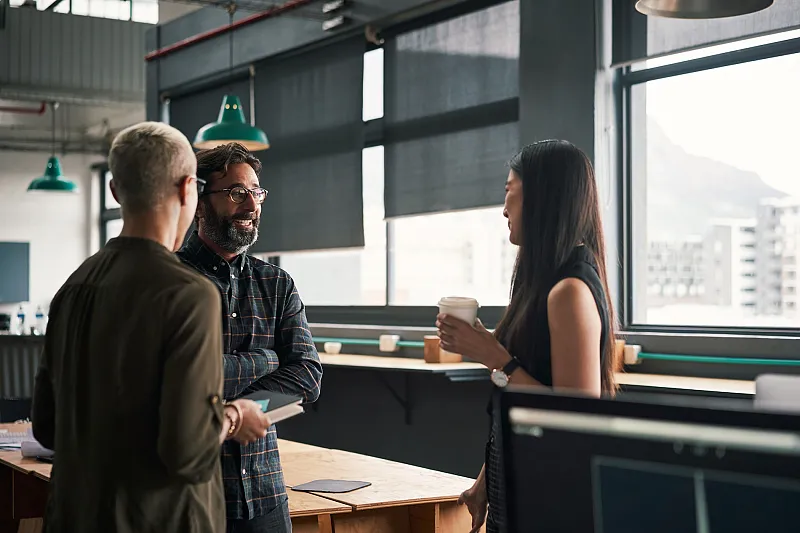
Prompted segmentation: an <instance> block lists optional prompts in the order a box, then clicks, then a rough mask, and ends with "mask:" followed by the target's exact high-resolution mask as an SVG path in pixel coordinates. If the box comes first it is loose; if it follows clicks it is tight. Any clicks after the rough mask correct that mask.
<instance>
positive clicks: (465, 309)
mask: <svg viewBox="0 0 800 533" xmlns="http://www.w3.org/2000/svg"><path fill="white" fill-rule="evenodd" d="M478 307H479V305H478V300H476V299H475V298H465V297H463V296H445V297H444V298H442V299H441V300H439V313H444V314H447V315H450V316H454V317H456V318H460V319H461V320H463V321H464V322H466V323H467V324H469V325H471V326H472V325H474V324H475V320H476V319H477V318H478Z"/></svg>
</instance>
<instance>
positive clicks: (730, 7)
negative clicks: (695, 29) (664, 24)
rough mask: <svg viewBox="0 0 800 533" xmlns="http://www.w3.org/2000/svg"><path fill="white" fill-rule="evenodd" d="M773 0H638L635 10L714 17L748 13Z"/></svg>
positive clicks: (660, 14) (668, 16) (764, 6)
mask: <svg viewBox="0 0 800 533" xmlns="http://www.w3.org/2000/svg"><path fill="white" fill-rule="evenodd" d="M772 2H773V0H638V1H637V2H636V10H637V11H639V12H640V13H644V14H645V15H649V16H653V17H667V18H676V19H715V18H722V17H735V16H738V15H748V14H750V13H755V12H756V11H761V10H762V9H766V8H768V7H769V6H771V5H772Z"/></svg>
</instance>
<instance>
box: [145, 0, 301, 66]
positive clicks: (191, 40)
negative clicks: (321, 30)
mask: <svg viewBox="0 0 800 533" xmlns="http://www.w3.org/2000/svg"><path fill="white" fill-rule="evenodd" d="M313 1H314V0H289V1H288V2H286V3H284V4H281V5H279V6H275V7H271V8H269V9H267V10H266V11H262V12H261V13H256V14H254V15H250V16H249V17H245V18H243V19H241V20H237V21H236V22H234V23H233V24H226V25H225V26H220V27H219V28H214V29H213V30H208V31H205V32H203V33H198V34H197V35H193V36H192V37H187V38H186V39H183V40H182V41H178V42H177V43H174V44H171V45H169V46H165V47H164V48H160V49H159V50H153V51H152V52H150V53H149V54H147V55H146V56H144V60H145V61H153V60H154V59H160V58H162V57H164V56H167V55H169V54H171V53H173V52H177V51H178V50H182V49H184V48H187V47H189V46H192V45H195V44H197V43H200V42H203V41H207V40H208V39H211V38H213V37H217V36H218V35H222V34H224V33H227V32H229V31H233V30H235V29H237V28H241V27H244V26H247V25H249V24H253V23H254V22H259V21H261V20H265V19H268V18H272V17H276V16H278V15H281V14H283V13H286V12H287V11H291V10H293V9H297V8H298V7H302V6H304V5H306V4H310V3H311V2H313Z"/></svg>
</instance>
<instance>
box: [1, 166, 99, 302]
mask: <svg viewBox="0 0 800 533" xmlns="http://www.w3.org/2000/svg"><path fill="white" fill-rule="evenodd" d="M47 158H48V154H47V153H34V152H8V151H0V241H2V242H29V243H30V302H27V303H25V311H26V315H28V316H30V317H32V316H33V313H34V312H35V310H36V306H37V305H42V306H43V308H44V309H45V311H47V309H48V306H49V304H50V300H51V299H52V297H53V295H54V294H55V293H56V291H57V290H58V289H59V287H61V285H62V284H63V283H64V281H66V279H67V277H69V275H70V274H71V273H72V272H73V271H74V270H75V269H76V268H77V267H78V266H79V265H80V264H81V263H82V262H83V261H84V260H85V259H86V258H87V257H88V256H89V255H90V254H91V253H93V252H94V251H95V250H96V249H97V247H98V244H97V241H98V231H99V230H98V223H97V220H98V217H99V205H98V204H99V200H98V194H99V193H98V192H97V191H98V189H97V185H96V184H94V183H93V181H95V182H96V181H97V180H92V179H91V178H92V172H91V170H90V166H91V164H92V163H94V162H97V161H98V160H99V159H100V158H99V157H97V156H94V155H68V156H65V157H61V158H60V159H61V168H62V170H63V172H64V175H65V176H67V177H68V178H70V179H71V180H72V181H74V182H76V183H77V184H78V186H79V188H80V189H79V192H78V193H77V194H68V193H61V194H59V193H45V192H35V193H29V192H27V188H28V184H29V183H30V182H31V180H33V179H34V178H36V177H38V176H41V175H42V173H43V172H44V169H45V165H46V164H47ZM0 275H3V273H2V272H0ZM18 307H19V305H18V304H17V305H15V304H0V313H9V312H11V313H12V314H16V313H15V311H16V309H17V308H18Z"/></svg>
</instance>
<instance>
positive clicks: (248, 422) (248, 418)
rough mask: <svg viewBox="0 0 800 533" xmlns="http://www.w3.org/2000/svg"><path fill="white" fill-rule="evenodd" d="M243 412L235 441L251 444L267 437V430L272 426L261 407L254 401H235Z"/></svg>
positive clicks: (238, 422) (234, 437) (238, 423)
mask: <svg viewBox="0 0 800 533" xmlns="http://www.w3.org/2000/svg"><path fill="white" fill-rule="evenodd" d="M231 403H235V404H236V405H238V406H239V408H240V409H241V410H242V418H241V419H240V420H238V421H237V423H236V426H237V427H236V432H235V433H234V436H233V440H235V441H236V442H238V443H240V444H250V443H251V442H253V441H256V440H258V439H263V438H264V437H266V436H267V429H268V428H269V426H271V425H272V422H271V421H270V419H269V416H267V414H266V413H265V412H263V411H262V410H261V406H260V405H258V404H257V403H256V402H254V401H252V400H244V399H239V400H234V401H233V402H231Z"/></svg>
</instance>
